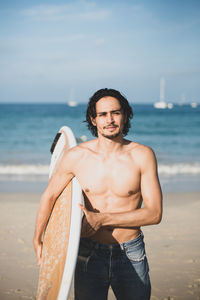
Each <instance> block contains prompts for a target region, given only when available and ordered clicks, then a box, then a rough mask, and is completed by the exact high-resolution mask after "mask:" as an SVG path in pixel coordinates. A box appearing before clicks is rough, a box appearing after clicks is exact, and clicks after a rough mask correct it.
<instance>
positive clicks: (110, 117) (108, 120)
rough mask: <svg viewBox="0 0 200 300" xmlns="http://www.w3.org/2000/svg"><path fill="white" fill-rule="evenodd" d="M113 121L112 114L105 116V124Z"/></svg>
mask: <svg viewBox="0 0 200 300" xmlns="http://www.w3.org/2000/svg"><path fill="white" fill-rule="evenodd" d="M113 121H114V118H113V115H112V114H108V115H107V122H108V123H112V122H113Z"/></svg>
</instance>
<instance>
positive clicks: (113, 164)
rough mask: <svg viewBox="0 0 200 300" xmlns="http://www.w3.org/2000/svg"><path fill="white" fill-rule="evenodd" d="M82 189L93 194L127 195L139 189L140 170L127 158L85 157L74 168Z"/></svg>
mask: <svg viewBox="0 0 200 300" xmlns="http://www.w3.org/2000/svg"><path fill="white" fill-rule="evenodd" d="M76 177H77V179H78V180H79V182H80V184H81V186H82V189H83V190H84V191H85V192H86V193H88V192H90V194H93V195H96V196H98V195H102V194H107V195H115V196H118V197H127V196H130V195H132V194H135V193H137V192H138V191H139V189H140V172H139V170H138V168H137V166H136V165H135V164H134V163H133V162H132V161H131V160H129V159H118V160H116V159H115V160H114V159H110V160H105V159H104V160H103V159H91V158H90V159H86V160H83V161H81V162H80V163H79V165H78V168H76Z"/></svg>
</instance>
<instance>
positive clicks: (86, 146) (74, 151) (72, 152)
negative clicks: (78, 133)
mask: <svg viewBox="0 0 200 300" xmlns="http://www.w3.org/2000/svg"><path fill="white" fill-rule="evenodd" d="M94 145H95V140H91V141H87V142H83V143H80V144H79V145H77V146H75V147H73V148H70V149H66V155H68V156H71V157H74V158H80V156H83V155H85V154H88V152H90V151H93V149H94Z"/></svg>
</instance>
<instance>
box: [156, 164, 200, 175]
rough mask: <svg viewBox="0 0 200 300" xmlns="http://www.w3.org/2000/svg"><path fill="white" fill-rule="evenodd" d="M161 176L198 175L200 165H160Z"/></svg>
mask: <svg viewBox="0 0 200 300" xmlns="http://www.w3.org/2000/svg"><path fill="white" fill-rule="evenodd" d="M158 172H159V174H160V175H178V174H180V175H181V174H185V175H187V174H188V175H189V174H191V175H197V174H200V163H191V164H190V163H175V164H169V165H167V164H160V165H158Z"/></svg>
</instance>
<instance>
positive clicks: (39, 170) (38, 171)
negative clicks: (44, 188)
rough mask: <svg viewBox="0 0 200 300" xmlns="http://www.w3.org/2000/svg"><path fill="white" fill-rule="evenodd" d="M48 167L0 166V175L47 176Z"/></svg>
mask: <svg viewBox="0 0 200 300" xmlns="http://www.w3.org/2000/svg"><path fill="white" fill-rule="evenodd" d="M48 173H49V166H48V165H39V164H38V165H0V175H48Z"/></svg>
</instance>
